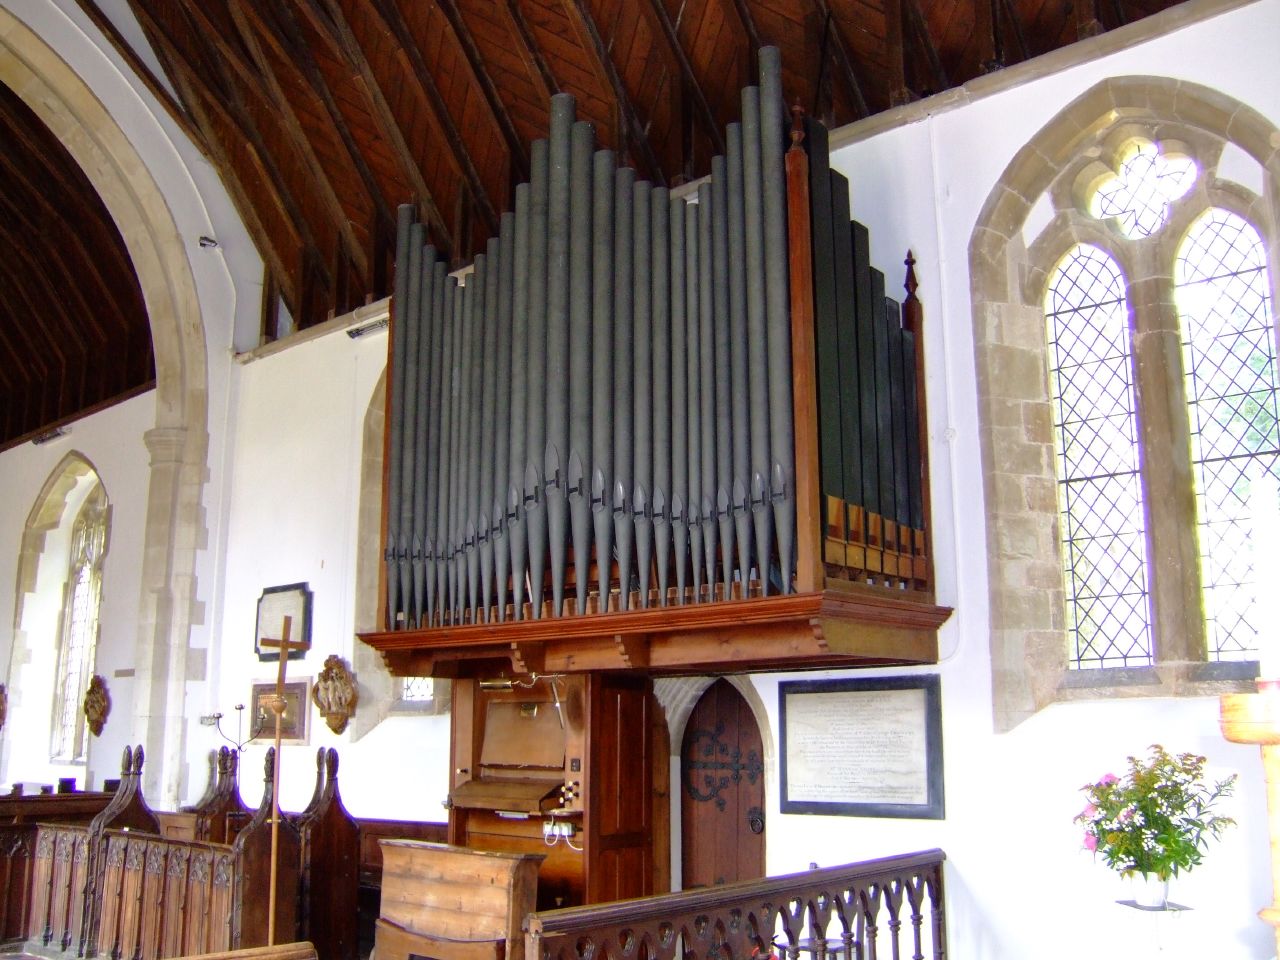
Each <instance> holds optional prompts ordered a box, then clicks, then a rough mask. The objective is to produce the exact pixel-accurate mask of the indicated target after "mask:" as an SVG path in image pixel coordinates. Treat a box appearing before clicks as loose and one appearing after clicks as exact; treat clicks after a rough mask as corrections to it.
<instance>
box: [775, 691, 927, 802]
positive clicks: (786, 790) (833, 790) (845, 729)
mask: <svg viewBox="0 0 1280 960" xmlns="http://www.w3.org/2000/svg"><path fill="white" fill-rule="evenodd" d="M778 712H779V718H780V720H779V727H780V730H779V733H780V739H781V741H782V750H781V753H782V776H781V781H782V797H781V812H782V813H819V814H828V815H831V814H834V815H838V816H847V817H909V818H916V819H926V820H941V819H942V818H943V816H944V803H943V789H942V693H941V685H940V681H939V677H938V676H937V675H936V674H922V675H919V676H906V677H876V678H870V679H865V680H864V679H858V680H799V681H786V682H783V683H780V684H778Z"/></svg>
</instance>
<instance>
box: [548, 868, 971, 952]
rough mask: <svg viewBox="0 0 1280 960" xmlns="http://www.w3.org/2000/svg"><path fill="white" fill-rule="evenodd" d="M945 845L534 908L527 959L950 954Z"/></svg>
mask: <svg viewBox="0 0 1280 960" xmlns="http://www.w3.org/2000/svg"><path fill="white" fill-rule="evenodd" d="M944 859H945V854H944V853H943V852H942V851H941V850H926V851H923V852H921V853H913V854H907V855H904V856H898V857H887V858H885V859H882V860H868V861H865V862H862V863H854V864H848V865H845V866H840V867H828V868H825V869H821V870H810V871H807V872H805V873H795V874H790V875H788V876H783V877H771V878H769V879H767V880H758V881H750V882H746V883H734V884H726V885H724V886H718V887H710V888H703V889H699V890H692V891H688V892H685V893H672V894H666V895H664V896H659V897H646V898H644V899H640V900H627V901H622V902H619V903H612V904H601V905H596V906H588V907H571V908H568V909H565V910H549V911H544V912H542V913H534V914H530V915H529V917H528V921H527V925H526V934H525V956H526V958H527V960H582V958H584V957H590V958H592V960H674V958H676V957H679V958H680V960H751V958H753V957H756V958H765V957H768V956H769V955H770V954H775V955H777V956H779V957H783V958H785V960H799V958H800V956H801V954H804V955H805V957H806V958H810V957H811V958H813V960H827V958H831V960H875V958H889V957H892V958H894V960H897V958H900V957H912V958H925V957H929V958H932V960H945V957H946V955H947V947H946V944H947V932H946V912H945V908H944V898H943V886H942V863H943V860H944Z"/></svg>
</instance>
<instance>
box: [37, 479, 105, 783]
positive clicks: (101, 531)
mask: <svg viewBox="0 0 1280 960" xmlns="http://www.w3.org/2000/svg"><path fill="white" fill-rule="evenodd" d="M106 538H107V507H106V502H105V497H103V496H102V495H101V488H100V487H99V488H98V490H96V491H94V492H93V493H91V494H90V495H89V498H88V500H87V501H86V502H85V505H84V506H83V507H82V508H81V509H80V513H79V515H78V516H77V517H76V521H75V525H74V526H73V528H72V532H71V562H70V565H69V569H68V572H67V588H66V594H65V599H64V602H63V611H62V630H61V635H60V637H59V643H58V668H57V673H56V674H55V688H54V703H53V737H52V743H51V745H50V753H51V756H52V759H54V760H56V761H60V762H73V761H83V760H84V759H85V756H86V754H87V752H88V748H89V733H88V728H87V726H86V725H85V718H84V711H83V710H82V709H81V707H82V704H83V702H84V695H85V691H86V690H87V689H88V686H89V678H90V676H91V674H92V672H93V661H94V653H95V650H96V648H97V644H98V608H99V605H100V604H101V601H102V558H103V554H104V553H105V550H106Z"/></svg>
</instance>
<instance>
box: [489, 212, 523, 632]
mask: <svg viewBox="0 0 1280 960" xmlns="http://www.w3.org/2000/svg"><path fill="white" fill-rule="evenodd" d="M515 233H516V215H515V214H514V213H512V212H509V211H508V212H507V213H504V214H503V215H502V220H501V223H500V225H499V228H498V263H499V268H498V359H497V364H498V389H497V394H496V396H495V398H494V434H493V498H492V500H491V501H490V505H489V510H490V513H489V516H490V517H491V518H492V523H493V527H492V532H491V535H492V538H493V554H494V587H495V597H494V604H495V607H496V608H497V615H498V621H499V622H500V623H501V622H502V621H504V620H506V619H507V597H508V595H509V591H508V588H507V576H508V574H509V572H510V569H511V545H510V540H509V538H508V536H507V496H506V493H507V487H508V484H509V480H510V476H511V380H512V370H511V306H512V303H511V301H512V292H513V286H514V283H515ZM523 363H524V358H523V357H522V358H521V366H523Z"/></svg>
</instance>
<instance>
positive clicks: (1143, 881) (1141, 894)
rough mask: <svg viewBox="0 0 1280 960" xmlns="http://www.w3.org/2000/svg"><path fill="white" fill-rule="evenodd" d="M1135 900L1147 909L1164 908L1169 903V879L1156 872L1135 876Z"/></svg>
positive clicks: (1138, 904)
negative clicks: (1164, 878)
mask: <svg viewBox="0 0 1280 960" xmlns="http://www.w3.org/2000/svg"><path fill="white" fill-rule="evenodd" d="M1133 902H1134V903H1135V904H1136V905H1137V906H1139V907H1142V908H1143V909H1145V910H1163V909H1165V907H1167V906H1168V904H1169V881H1168V880H1161V879H1160V878H1159V877H1158V876H1157V875H1156V874H1154V873H1142V874H1138V875H1137V876H1135V877H1134V878H1133Z"/></svg>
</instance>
